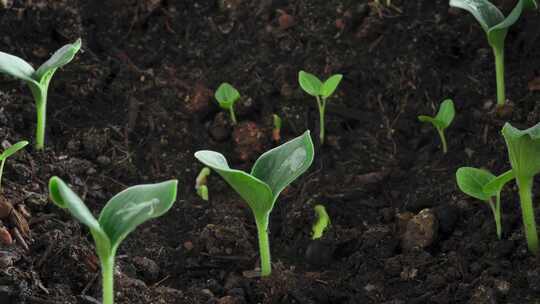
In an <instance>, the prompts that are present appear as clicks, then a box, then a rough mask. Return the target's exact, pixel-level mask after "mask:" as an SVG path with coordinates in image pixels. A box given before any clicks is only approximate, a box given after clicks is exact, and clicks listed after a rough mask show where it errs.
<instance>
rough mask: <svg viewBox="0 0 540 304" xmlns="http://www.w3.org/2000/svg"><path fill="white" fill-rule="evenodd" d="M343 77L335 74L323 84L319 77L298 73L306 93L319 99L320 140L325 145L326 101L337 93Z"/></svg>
mask: <svg viewBox="0 0 540 304" xmlns="http://www.w3.org/2000/svg"><path fill="white" fill-rule="evenodd" d="M342 78H343V75H341V74H335V75H332V76H330V77H329V78H328V79H326V81H325V82H324V83H323V82H322V81H321V80H320V79H319V78H317V76H315V75H313V74H310V73H306V72H304V71H300V72H299V73H298V82H299V83H300V87H301V88H302V90H304V92H306V93H308V94H309V95H311V96H314V97H315V98H316V99H317V106H318V107H319V124H320V126H319V140H320V142H321V145H322V144H324V113H325V110H326V100H327V99H328V98H329V97H330V96H331V95H332V94H333V93H334V92H335V91H336V89H337V87H338V85H339V83H340V82H341V79H342Z"/></svg>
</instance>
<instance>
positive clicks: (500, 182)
mask: <svg viewBox="0 0 540 304" xmlns="http://www.w3.org/2000/svg"><path fill="white" fill-rule="evenodd" d="M514 177H515V176H514V173H513V171H512V170H510V171H507V172H505V173H503V174H501V175H499V176H495V175H493V174H491V172H489V171H487V170H484V169H477V168H472V167H462V168H459V169H458V170H457V172H456V179H457V184H458V187H459V189H460V190H461V191H462V192H463V193H465V194H467V195H469V196H472V197H474V198H476V199H479V200H481V201H484V202H486V203H488V205H489V207H490V209H491V212H492V213H493V218H494V219H495V226H496V229H497V237H498V238H499V239H501V236H502V224H501V191H502V188H503V187H504V185H505V184H506V183H508V182H509V181H511V180H512V179H514Z"/></svg>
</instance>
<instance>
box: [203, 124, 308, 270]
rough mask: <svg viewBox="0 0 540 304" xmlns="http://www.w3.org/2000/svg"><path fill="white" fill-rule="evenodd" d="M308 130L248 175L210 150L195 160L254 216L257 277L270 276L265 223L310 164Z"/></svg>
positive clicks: (258, 163)
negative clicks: (258, 261) (216, 176)
mask: <svg viewBox="0 0 540 304" xmlns="http://www.w3.org/2000/svg"><path fill="white" fill-rule="evenodd" d="M313 156H314V151H313V142H312V141H311V136H310V134H309V131H306V132H305V133H304V134H303V135H301V136H299V137H297V138H295V139H293V140H291V141H288V142H286V143H284V144H282V145H280V146H278V147H276V148H274V149H271V150H269V151H267V152H266V153H264V154H263V155H261V157H259V159H257V161H256V162H255V164H254V165H253V168H252V169H251V173H246V172H244V171H240V170H235V169H231V168H230V167H229V165H228V163H227V160H226V159H225V157H224V156H223V155H222V154H220V153H218V152H214V151H207V150H205V151H198V152H196V153H195V157H196V158H197V159H198V160H199V161H201V162H202V163H203V164H205V165H206V166H208V167H210V168H212V169H214V170H215V171H216V172H217V173H218V174H219V175H220V176H221V177H222V178H223V179H224V180H225V181H226V182H227V183H228V184H229V185H230V186H231V187H232V188H233V189H234V190H235V191H236V192H237V193H238V194H239V195H240V196H241V197H242V198H243V199H244V200H245V201H246V203H247V204H248V205H249V207H250V208H251V210H252V212H253V215H254V217H255V223H256V225H257V232H258V238H259V251H260V255H261V276H268V275H270V273H271V269H272V266H271V263H270V244H269V240H268V221H269V218H270V212H272V209H273V208H274V204H275V203H276V200H277V198H278V196H279V194H280V193H281V191H283V189H285V187H287V186H288V185H289V184H290V183H292V182H293V181H294V180H295V179H297V178H298V177H299V176H300V175H301V174H302V173H304V172H305V171H306V170H307V169H308V168H309V167H310V166H311V163H312V162H313Z"/></svg>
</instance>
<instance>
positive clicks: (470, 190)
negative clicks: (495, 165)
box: [456, 167, 495, 201]
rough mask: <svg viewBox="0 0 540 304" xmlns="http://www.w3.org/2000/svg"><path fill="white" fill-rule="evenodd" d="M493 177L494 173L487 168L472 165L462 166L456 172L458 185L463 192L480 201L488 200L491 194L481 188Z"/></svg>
mask: <svg viewBox="0 0 540 304" xmlns="http://www.w3.org/2000/svg"><path fill="white" fill-rule="evenodd" d="M493 179H495V175H493V174H491V173H490V172H489V171H487V170H483V169H477V168H472V167H462V168H459V169H458V170H457V172H456V180H457V184H458V187H459V189H460V190H461V191H463V193H465V194H467V195H469V196H472V197H474V198H477V199H479V200H482V201H488V200H489V199H490V198H491V196H492V195H491V194H489V193H485V192H484V190H483V188H484V186H485V185H487V184H488V183H489V182H491V181H492V180H493Z"/></svg>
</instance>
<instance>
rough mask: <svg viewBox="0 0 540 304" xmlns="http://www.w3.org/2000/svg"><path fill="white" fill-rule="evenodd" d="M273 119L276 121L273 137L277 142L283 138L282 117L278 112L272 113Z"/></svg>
mask: <svg viewBox="0 0 540 304" xmlns="http://www.w3.org/2000/svg"><path fill="white" fill-rule="evenodd" d="M272 120H273V123H274V128H273V129H272V139H273V140H274V141H275V142H279V141H280V140H281V118H280V117H279V116H278V115H277V114H272Z"/></svg>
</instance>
